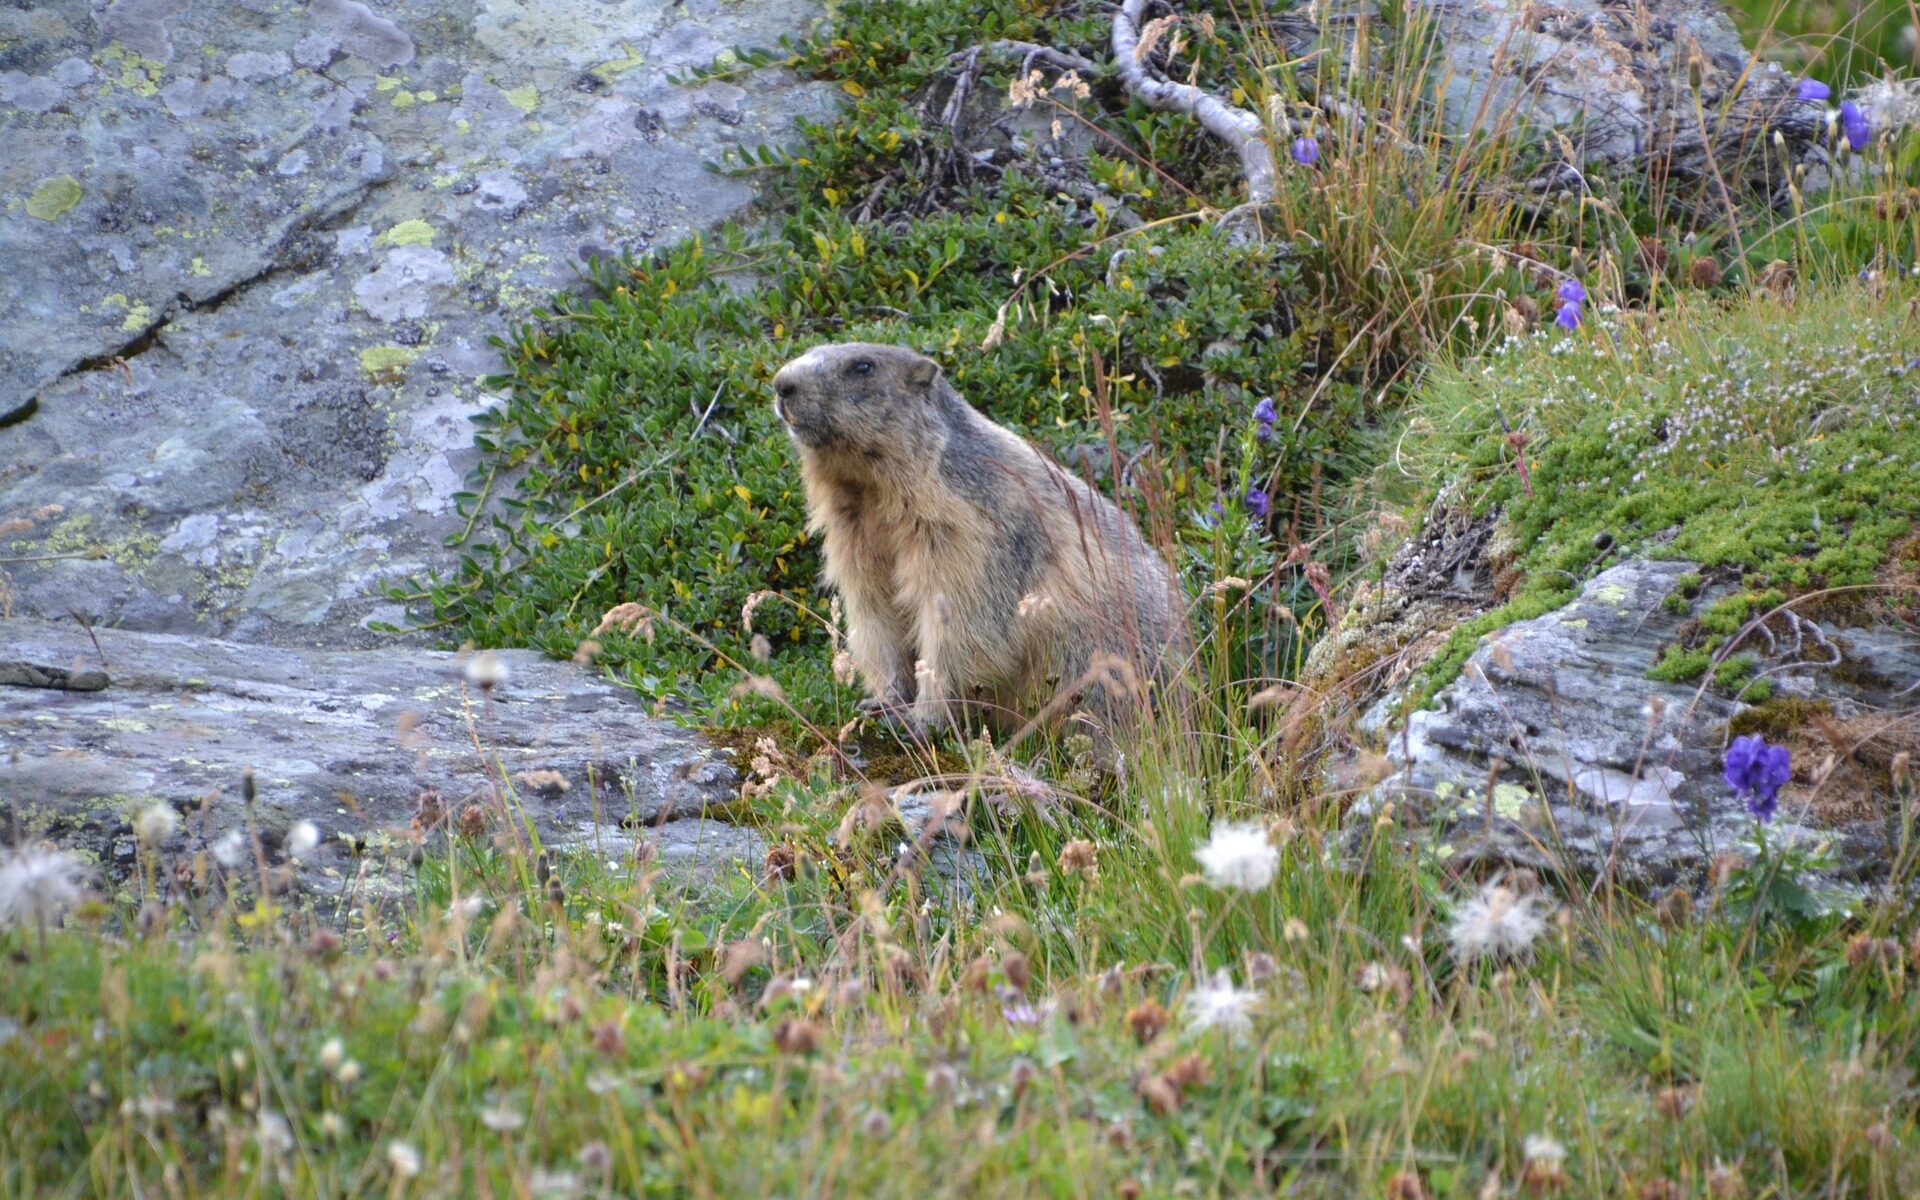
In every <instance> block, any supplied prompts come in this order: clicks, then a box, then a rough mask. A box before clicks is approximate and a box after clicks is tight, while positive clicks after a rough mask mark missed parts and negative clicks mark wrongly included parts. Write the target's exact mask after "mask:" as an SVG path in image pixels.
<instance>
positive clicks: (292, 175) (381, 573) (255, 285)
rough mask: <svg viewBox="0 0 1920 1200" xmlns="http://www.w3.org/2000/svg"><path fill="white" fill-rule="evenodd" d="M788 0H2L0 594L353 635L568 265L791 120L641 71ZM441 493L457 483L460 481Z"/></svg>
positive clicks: (715, 182) (806, 96) (695, 53)
mask: <svg viewBox="0 0 1920 1200" xmlns="http://www.w3.org/2000/svg"><path fill="white" fill-rule="evenodd" d="M819 11H820V10H819V8H818V6H817V4H816V2H815V0H752V2H748V0H623V2H616V3H607V2H606V0H394V2H391V3H377V2H376V3H362V2H360V0H311V2H310V3H307V4H286V5H266V4H261V3H259V2H258V0H193V2H192V3H188V0H113V2H112V3H110V4H104V5H102V4H96V5H95V6H93V7H92V8H91V9H90V8H89V6H88V5H86V4H84V3H80V2H79V0H56V2H54V3H51V4H39V5H31V6H27V7H24V8H23V7H19V6H12V7H6V8H0V144H4V145H5V146H6V148H7V153H6V154H5V156H4V160H3V161H0V262H4V263H6V269H5V271H4V272H0V420H4V419H5V418H6V416H7V414H9V413H14V414H20V413H21V410H22V409H23V407H24V406H25V405H27V404H29V403H30V402H35V401H37V409H36V410H34V411H33V412H32V415H31V416H26V417H25V419H24V420H20V419H16V421H15V422H14V423H12V424H10V425H6V426H4V427H0V615H4V614H5V613H7V612H8V611H11V612H13V613H14V614H20V615H38V616H64V615H65V614H66V613H68V612H69V611H73V612H77V613H79V614H81V615H83V616H86V617H88V618H90V619H93V620H96V621H99V622H100V623H103V624H109V625H118V626H121V627H124V628H131V629H143V630H150V631H169V632H197V633H204V634H211V635H217V636H224V637H233V638H237V639H240V640H244V641H262V642H275V643H280V644H299V645H336V646H339V645H354V644H365V643H370V642H372V641H374V640H375V639H374V638H373V636H372V635H370V634H368V633H366V632H365V631H364V630H363V629H362V628H361V626H362V624H363V623H364V622H365V621H367V620H368V619H370V618H380V619H385V620H388V621H393V622H395V623H398V621H399V615H400V614H399V613H398V611H397V609H395V608H393V607H392V606H389V605H387V604H386V603H385V602H384V600H383V598H382V597H381V595H380V585H381V584H382V583H383V582H384V581H387V580H392V579H396V578H402V577H404V576H406V575H408V574H410V573H413V572H416V571H418V570H420V569H421V568H423V567H426V566H428V565H439V566H445V565H446V564H447V562H448V560H449V557H450V555H449V552H448V551H447V550H445V549H444V548H443V546H442V541H443V539H444V538H445V536H446V535H447V534H449V533H453V532H457V531H458V530H460V529H461V528H462V527H463V526H464V525H465V520H464V519H463V518H461V517H460V516H459V515H458V514H457V513H456V512H455V509H454V496H455V494H456V493H458V492H460V491H462V490H463V489H466V488H467V487H468V481H467V474H468V472H469V471H470V470H471V469H472V468H473V466H474V463H475V461H476V460H475V454H474V451H473V448H472V431H471V428H470V424H469V420H468V419H469V418H470V417H472V416H473V415H475V414H476V413H479V412H483V411H485V410H487V409H488V408H489V407H491V406H493V405H495V404H497V403H498V397H496V396H493V395H490V394H489V393H488V392H487V391H486V390H485V389H484V387H483V386H482V385H481V384H480V382H479V380H480V379H481V377H482V376H484V375H485V374H487V373H488V372H490V371H492V370H494V369H496V367H497V365H498V362H499V360H498V357H497V355H496V353H495V351H494V350H493V349H492V348H491V347H490V346H489V344H488V339H489V338H491V337H495V336H501V335H508V334H510V333H511V331H512V328H513V326H514V324H515V323H516V322H518V321H521V320H524V319H526V317H527V315H528V314H529V313H530V311H531V309H532V308H533V306H535V305H537V304H539V303H541V302H542V301H543V300H544V299H545V298H546V296H547V295H548V294H549V293H550V292H551V291H553V290H557V289H562V288H567V287H573V286H577V284H578V281H579V279H580V274H579V272H580V270H581V268H582V266H583V265H584V259H585V258H586V257H588V256H589V255H597V256H600V257H607V256H610V255H611V254H613V253H615V252H617V251H620V250H628V249H631V250H636V251H637V250H644V249H646V248H648V247H650V246H654V245H657V244H660V243H662V242H665V241H669V240H672V239H675V238H678V237H681V236H683V235H685V234H686V233H688V232H689V231H692V230H697V229H700V228H704V227H706V226H709V225H711V224H713V223H715V222H717V221H719V220H720V219H722V218H724V217H726V216H728V215H730V214H733V213H736V212H738V211H740V210H741V208H742V207H743V206H744V205H747V204H748V203H749V202H750V201H751V200H752V198H753V191H752V189H751V188H750V187H749V186H748V185H747V184H745V183H743V182H742V181H740V180H737V179H733V178H729V177H726V176H723V175H718V174H715V173H713V172H710V171H707V170H705V169H704V167H703V163H704V162H705V161H708V160H712V159H716V158H718V157H719V155H720V153H721V152H722V151H723V149H724V148H725V146H726V145H727V144H729V143H733V142H745V143H755V142H760V141H767V140H780V139H782V138H783V137H785V136H787V135H788V134H789V133H790V131H791V129H792V122H793V120H794V118H795V116H796V115H816V116H820V115H825V113H826V112H827V111H828V108H829V105H830V101H829V99H828V98H827V95H826V92H825V90H823V89H822V88H819V87H815V86H812V85H803V84H802V83H800V82H799V81H796V80H794V79H793V78H791V77H790V76H787V75H785V74H784V73H783V72H779V71H776V70H767V71H756V72H753V73H751V74H750V75H747V76H743V77H742V78H741V79H740V80H739V81H738V83H733V82H724V81H716V82H713V83H709V84H707V85H704V86H701V87H697V88H680V87H677V86H675V85H673V84H671V83H669V82H667V76H668V75H669V74H670V73H684V72H686V71H687V70H689V69H690V68H692V67H694V66H699V65H706V64H707V63H709V62H710V61H711V60H712V59H713V57H714V56H715V55H717V54H721V53H723V52H724V51H725V50H726V48H727V47H728V46H731V45H736V44H749V45H767V44H771V43H772V42H773V41H774V39H775V38H776V37H777V36H778V35H780V34H781V33H796V34H797V33H801V32H803V31H804V29H805V27H806V26H807V24H808V23H809V22H810V21H811V20H813V19H814V17H815V16H816V15H817V14H818V12H819ZM473 490H476V491H477V490H478V488H477V487H475V488H474V489H473Z"/></svg>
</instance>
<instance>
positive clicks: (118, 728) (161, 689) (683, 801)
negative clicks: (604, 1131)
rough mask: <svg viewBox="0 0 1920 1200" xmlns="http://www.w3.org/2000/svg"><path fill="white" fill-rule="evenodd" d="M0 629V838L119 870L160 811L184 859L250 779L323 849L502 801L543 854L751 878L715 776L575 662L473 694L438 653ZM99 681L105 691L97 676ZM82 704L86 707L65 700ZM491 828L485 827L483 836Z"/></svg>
mask: <svg viewBox="0 0 1920 1200" xmlns="http://www.w3.org/2000/svg"><path fill="white" fill-rule="evenodd" d="M97 637H98V639H99V640H98V645H97V646H96V645H95V642H94V640H93V638H92V637H89V635H88V634H87V632H86V631H85V630H83V629H81V628H80V627H79V626H78V625H77V624H74V623H72V622H66V623H61V624H52V623H46V622H40V621H31V620H18V619H16V620H12V621H0V829H4V830H6V831H7V837H8V840H11V838H12V836H13V834H14V833H15V831H18V832H21V833H24V834H28V835H42V834H46V835H51V836H53V837H55V838H56V839H57V840H59V841H62V842H65V843H69V844H80V845H84V846H88V847H90V848H92V849H94V850H95V851H97V852H99V853H100V854H101V855H102V857H103V858H105V859H106V860H107V865H108V866H109V867H114V866H124V865H125V863H127V862H130V861H131V859H132V854H133V847H132V841H131V838H130V834H129V833H128V832H127V823H128V821H129V820H130V819H131V818H132V816H133V815H134V814H135V813H136V812H138V811H139V810H140V809H141V808H143V807H145V806H147V805H149V804H152V803H155V802H160V803H167V804H172V805H174V806H176V807H179V808H181V809H182V810H183V811H187V812H189V813H194V812H197V811H198V805H199V802H200V800H201V798H202V797H205V796H208V795H209V794H211V795H212V796H213V797H214V799H213V801H212V802H211V803H210V804H208V805H206V807H205V813H206V817H205V819H204V821H203V820H202V819H200V818H199V817H198V816H192V817H191V818H190V819H189V820H188V821H187V822H185V823H184V825H183V829H184V830H185V832H184V833H183V834H182V835H181V836H182V837H183V838H185V839H187V841H186V842H184V843H182V846H183V847H185V848H191V847H192V846H197V845H200V844H202V843H211V842H213V841H215V840H217V839H218V838H219V837H220V835H221V834H223V833H224V832H225V831H226V830H229V829H232V828H236V827H238V826H239V825H240V823H241V822H243V820H244V816H245V810H244V806H243V804H242V798H241V777H242V773H243V772H245V771H247V770H252V771H253V772H254V778H255V781H256V786H257V789H258V793H257V806H258V810H259V813H260V823H261V826H262V828H263V829H264V830H265V831H266V833H267V834H268V835H269V836H270V838H271V840H273V841H274V842H275V843H276V844H277V841H278V838H279V837H280V835H281V834H283V833H284V832H285V830H286V829H287V828H288V827H289V826H291V825H292V824H293V823H294V822H296V821H299V820H311V821H313V822H314V823H315V824H317V825H318V826H319V827H320V829H321V831H322V832H323V833H324V834H325V835H328V838H329V842H328V846H329V847H330V848H333V849H334V850H335V852H336V854H337V855H339V856H341V857H344V852H343V851H339V850H338V846H339V843H338V842H337V840H336V839H337V835H339V834H343V833H347V834H365V833H368V832H369V831H375V830H382V829H389V830H390V829H393V828H395V827H399V828H404V827H406V826H407V824H408V823H409V821H410V820H411V819H412V818H413V817H414V815H415V813H416V809H417V805H418V797H419V795H420V794H421V793H422V792H424V791H426V790H428V789H431V790H432V791H434V792H435V793H437V794H438V796H439V800H440V803H441V806H442V809H443V810H444V811H446V812H447V813H449V814H451V815H454V816H457V814H458V813H459V812H460V811H461V809H462V808H463V807H465V805H466V804H468V803H470V802H471V803H477V804H479V805H480V806H482V807H483V808H486V809H488V810H490V811H493V812H496V813H497V812H498V811H500V804H501V797H503V796H505V797H508V798H509V799H510V802H511V804H512V805H513V806H514V807H515V809H516V810H517V811H518V812H520V813H523V814H524V815H525V816H526V817H527V818H529V819H531V820H533V821H534V822H536V823H537V824H538V825H539V826H540V828H541V829H542V830H543V835H544V836H545V837H546V838H548V839H550V841H551V842H553V843H556V844H571V845H578V846H583V847H586V848H589V849H594V850H598V851H602V852H605V853H608V854H610V855H625V854H627V853H629V852H630V849H631V843H632V841H633V840H634V839H635V838H636V837H639V836H647V837H650V838H652V839H653V840H654V842H655V844H656V847H657V849H658V850H659V852H660V853H659V857H660V860H661V861H662V862H663V863H666V864H668V865H674V864H678V865H681V866H689V867H698V868H700V869H703V870H710V869H717V868H718V867H720V866H722V865H724V864H725V863H727V862H729V861H732V860H733V859H734V858H740V859H745V860H749V861H750V862H751V863H752V864H753V865H755V866H756V867H757V865H758V860H759V857H760V856H761V855H763V854H764V853H765V846H764V844H763V843H762V842H761V840H760V838H759V836H758V835H757V834H756V833H754V832H753V831H751V830H748V829H742V828H740V827H738V826H735V825H730V824H726V823H724V822H723V821H721V820H717V819H714V818H716V817H719V816H723V815H724V814H725V812H726V810H727V809H728V807H729V806H730V805H732V804H734V803H735V802H736V801H737V799H738V797H739V791H740V789H739V778H738V775H737V773H736V771H735V770H734V767H733V765H732V763H731V762H730V761H728V759H727V757H726V756H725V755H724V754H723V753H721V752H719V751H716V750H714V749H712V748H711V747H708V746H706V745H704V744H703V743H701V741H700V740H699V739H698V738H697V737H695V736H694V735H693V734H690V733H688V732H687V731H685V730H682V729H680V728H678V727H676V726H674V725H671V724H668V723H666V722H664V721H659V720H655V719H653V718H651V717H649V716H648V715H647V714H646V712H645V710H644V709H643V708H642V707H641V706H640V704H639V703H638V701H637V700H636V699H635V697H634V695H633V693H631V692H629V691H627V690H625V689H622V688H619V687H616V686H614V685H612V684H609V683H606V682H604V681H602V680H600V679H598V678H596V677H595V676H594V674H593V673H592V672H591V671H589V670H586V669H583V668H581V667H578V666H575V665H573V664H572V663H565V662H554V661H552V660H550V659H547V658H546V657H545V656H543V655H540V654H536V653H533V652H530V651H506V652H502V653H501V654H500V655H499V661H500V662H501V663H502V664H503V665H504V667H505V668H506V678H505V681H504V682H502V683H500V684H499V685H498V686H497V687H495V688H494V689H493V691H492V694H491V695H490V696H489V695H487V694H486V693H484V692H482V691H481V690H480V689H478V688H477V687H475V686H473V685H472V684H470V683H468V682H467V681H466V679H465V677H464V675H463V673H462V664H461V663H460V661H459V660H458V659H457V657H456V656H455V655H452V654H448V653H441V652H436V651H424V650H423V651H394V652H389V653H385V654H370V653H365V652H359V651H335V650H313V651H295V650H284V649H277V648H273V647H265V646H249V645H239V644H236V643H232V642H224V641H218V640H215V639H211V638H201V637H183V636H176V635H168V634H143V633H129V632H124V631H119V630H108V629H103V630H98V631H97ZM102 675H104V676H105V678H104V679H103V678H101V676H102ZM81 689H87V690H81ZM492 827H493V828H496V829H497V828H499V827H500V823H499V820H498V819H496V820H495V821H494V823H493V826H492Z"/></svg>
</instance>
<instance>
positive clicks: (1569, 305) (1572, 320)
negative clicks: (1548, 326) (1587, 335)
mask: <svg viewBox="0 0 1920 1200" xmlns="http://www.w3.org/2000/svg"><path fill="white" fill-rule="evenodd" d="M1553 323H1554V324H1555V325H1558V326H1559V327H1560V328H1562V329H1578V328H1580V306H1579V305H1578V304H1576V303H1574V302H1573V301H1571V300H1569V301H1567V302H1566V303H1565V304H1562V305H1561V306H1560V311H1559V312H1558V313H1556V314H1554V318H1553Z"/></svg>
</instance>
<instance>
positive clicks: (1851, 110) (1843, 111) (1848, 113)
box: [1840, 100, 1873, 154]
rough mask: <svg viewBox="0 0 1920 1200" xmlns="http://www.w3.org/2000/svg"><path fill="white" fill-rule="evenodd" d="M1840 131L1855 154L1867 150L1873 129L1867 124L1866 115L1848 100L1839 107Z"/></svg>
mask: <svg viewBox="0 0 1920 1200" xmlns="http://www.w3.org/2000/svg"><path fill="white" fill-rule="evenodd" d="M1840 131H1841V132H1842V133H1844V134H1846V135H1847V145H1848V146H1850V147H1852V148H1853V152H1854V153H1855V154H1858V153H1860V152H1861V151H1862V150H1865V149H1866V148H1867V141H1868V139H1870V138H1871V137H1872V136H1873V127H1872V126H1871V125H1869V124H1868V123H1867V114H1866V113H1863V112H1861V111H1860V106H1859V105H1858V104H1855V103H1854V102H1853V101H1851V100H1848V101H1845V102H1844V103H1842V104H1841V105H1840Z"/></svg>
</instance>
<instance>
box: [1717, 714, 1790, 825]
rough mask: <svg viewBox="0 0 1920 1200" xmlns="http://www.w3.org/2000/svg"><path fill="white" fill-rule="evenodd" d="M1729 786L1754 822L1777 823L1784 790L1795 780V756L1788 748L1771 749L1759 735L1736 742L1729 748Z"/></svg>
mask: <svg viewBox="0 0 1920 1200" xmlns="http://www.w3.org/2000/svg"><path fill="white" fill-rule="evenodd" d="M1726 777H1727V786H1728V787H1730V788H1732V789H1733V794H1734V795H1736V796H1739V797H1741V798H1742V799H1744V800H1745V801H1746V802H1747V811H1748V812H1750V813H1752V814H1753V819H1754V820H1756V821H1760V822H1762V823H1765V822H1767V821H1771V820H1773V810H1774V808H1775V806H1776V805H1778V803H1779V799H1780V789H1781V788H1782V787H1784V786H1786V782H1787V780H1789V779H1792V778H1793V753H1792V751H1790V750H1788V749H1787V748H1786V747H1785V746H1769V745H1767V739H1765V738H1763V737H1761V736H1760V735H1759V734H1757V733H1752V734H1748V735H1747V736H1746V737H1740V738H1735V739H1733V745H1731V746H1728V747H1727V757H1726Z"/></svg>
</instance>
